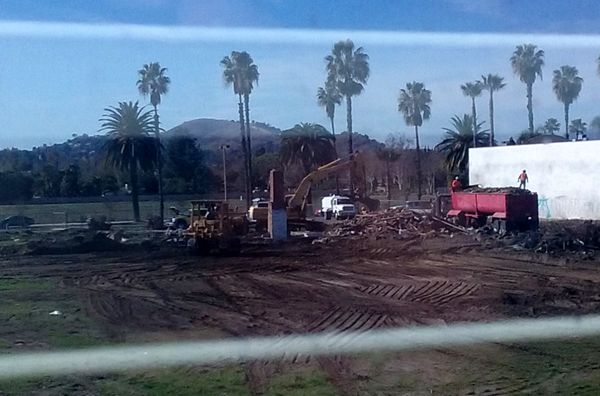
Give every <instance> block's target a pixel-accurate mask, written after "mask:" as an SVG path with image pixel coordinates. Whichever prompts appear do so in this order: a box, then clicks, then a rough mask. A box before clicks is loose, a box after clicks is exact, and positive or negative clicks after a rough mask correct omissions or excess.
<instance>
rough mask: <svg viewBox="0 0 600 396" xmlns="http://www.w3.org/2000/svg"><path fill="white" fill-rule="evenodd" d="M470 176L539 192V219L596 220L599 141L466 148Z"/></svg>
mask: <svg viewBox="0 0 600 396" xmlns="http://www.w3.org/2000/svg"><path fill="white" fill-rule="evenodd" d="M469 159H470V164H469V179H470V183H471V184H479V185H481V186H482V187H504V186H515V187H516V186H518V185H519V182H518V180H517V179H518V176H519V174H520V173H521V171H522V170H523V169H526V170H527V174H528V175H529V183H528V185H527V189H529V190H531V191H533V192H537V193H538V198H539V215H540V218H547V219H593V220H600V140H594V141H579V142H562V143H548V144H527V145H516V146H499V147H481V148H475V149H469Z"/></svg>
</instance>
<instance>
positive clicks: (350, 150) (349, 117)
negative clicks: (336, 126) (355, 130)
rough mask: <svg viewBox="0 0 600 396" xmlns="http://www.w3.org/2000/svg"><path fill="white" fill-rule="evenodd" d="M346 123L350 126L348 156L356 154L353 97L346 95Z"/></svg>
mask: <svg viewBox="0 0 600 396" xmlns="http://www.w3.org/2000/svg"><path fill="white" fill-rule="evenodd" d="M346 123H347V125H348V154H352V153H353V152H354V146H353V144H352V96H350V95H346Z"/></svg>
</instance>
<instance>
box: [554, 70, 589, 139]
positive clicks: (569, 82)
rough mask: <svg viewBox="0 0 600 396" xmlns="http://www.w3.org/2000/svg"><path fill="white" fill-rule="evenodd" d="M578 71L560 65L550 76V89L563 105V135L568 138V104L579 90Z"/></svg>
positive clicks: (575, 97)
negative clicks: (552, 75) (551, 76)
mask: <svg viewBox="0 0 600 396" xmlns="http://www.w3.org/2000/svg"><path fill="white" fill-rule="evenodd" d="M578 74H579V72H578V71H577V68H576V67H574V66H567V65H565V66H561V67H560V69H557V70H554V77H553V78H552V89H553V90H554V93H555V94H556V98H557V99H558V100H559V101H561V102H562V103H563V104H564V106H565V137H566V138H567V139H569V106H570V105H571V104H572V103H573V101H575V100H576V99H577V97H578V96H579V92H581V85H582V84H583V78H581V77H579V76H578Z"/></svg>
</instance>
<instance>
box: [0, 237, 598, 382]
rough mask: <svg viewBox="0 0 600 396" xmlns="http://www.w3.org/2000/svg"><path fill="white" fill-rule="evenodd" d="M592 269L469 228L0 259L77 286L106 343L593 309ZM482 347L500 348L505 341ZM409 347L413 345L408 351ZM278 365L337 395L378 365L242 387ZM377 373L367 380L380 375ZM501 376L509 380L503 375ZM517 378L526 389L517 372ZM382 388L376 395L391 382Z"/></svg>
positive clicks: (356, 364) (261, 369) (347, 365)
mask: <svg viewBox="0 0 600 396" xmlns="http://www.w3.org/2000/svg"><path fill="white" fill-rule="evenodd" d="M597 268H599V267H598V266H597V265H596V264H595V263H593V262H590V263H586V264H582V263H577V264H571V265H569V264H566V263H565V262H564V260H559V259H550V258H548V257H547V256H544V255H534V254H528V255H525V254H520V255H518V254H516V253H511V252H508V251H500V250H496V251H494V250H483V249H481V248H480V247H478V245H477V243H474V242H473V239H470V238H469V237H455V238H452V239H451V238H445V239H443V240H440V239H436V240H431V241H424V242H423V243H422V244H415V243H414V242H410V243H405V244H402V243H400V242H397V243H390V242H386V241H371V242H363V243H357V242H353V241H348V243H347V244H336V245H335V246H330V245H325V246H314V245H310V244H309V243H305V242H298V243H295V244H291V245H287V246H285V247H268V246H250V247H248V248H247V249H246V250H245V254H244V255H243V256H242V257H229V258H224V257H220V258H214V257H213V258H206V257H204V258H198V257H191V256H187V255H184V254H175V255H174V254H173V253H172V252H158V253H153V254H139V253H138V254H135V253H127V254H126V255H124V254H120V255H117V254H114V255H112V254H108V255H68V256H45V257H35V258H20V259H19V260H18V261H15V260H4V261H2V262H1V263H0V269H1V270H2V273H3V274H4V276H5V277H6V276H8V277H10V276H17V275H28V276H35V277H41V278H44V277H51V278H57V279H60V284H61V285H62V287H64V288H66V289H71V290H76V291H77V294H78V295H79V296H80V298H81V299H83V301H85V306H86V307H87V311H88V314H89V315H91V316H92V317H94V318H96V319H97V320H99V322H100V323H102V324H103V326H105V327H106V329H107V330H108V331H109V333H110V334H111V337H112V338H113V339H114V341H132V340H156V339H176V338H181V337H200V338H206V337H223V336H234V337H235V336H248V335H273V334H287V333H292V332H320V331H324V330H341V331H343V330H368V329H373V328H381V327H389V326H407V325H421V324H443V323H449V322H455V321H480V320H492V319H498V318H507V317H514V316H542V315H551V314H573V313H587V312H594V311H597V310H598V308H599V307H600V297H599V293H598V292H599V290H600V272H599V271H598V270H597ZM493 348H494V350H496V349H498V348H500V349H502V351H503V352H502V353H506V352H507V351H509V352H510V351H512V349H511V348H514V346H494V347H493ZM484 349H485V348H484ZM494 353H496V354H499V353H500V352H498V351H496V352H494ZM432 354H433V355H435V358H433V361H434V362H437V363H436V364H438V363H440V362H446V364H449V365H450V366H455V368H456V369H457V370H458V367H460V366H461V364H464V362H466V361H473V360H474V361H481V359H484V358H483V357H484V356H485V359H489V357H487V352H482V349H481V348H479V349H473V351H471V352H465V351H462V352H460V354H458V355H456V354H457V352H456V351H454V352H452V351H442V352H440V351H437V352H431V353H429V355H427V356H428V357H427V358H426V362H428V363H424V366H429V365H430V364H431V359H432V356H433V355H432ZM417 355H418V356H422V355H423V354H416V355H413V357H414V356H417ZM448 356H451V357H452V359H451V360H452V361H453V362H452V363H450V362H449V358H448ZM405 360H406V356H404V357H402V356H400V357H395V358H393V359H392V361H394V362H396V363H395V364H400V363H399V362H404V363H402V367H403V369H402V370H405V369H406V365H407V364H408V363H407V362H406V361H405ZM367 361H368V360H367ZM458 362H461V363H460V364H458ZM488 363H489V364H488V365H487V366H486V367H488V368H489V367H491V366H490V364H491V363H490V362H488ZM281 364H301V365H318V366H319V367H320V368H321V369H322V370H323V371H324V372H325V373H327V375H328V377H329V379H330V381H331V382H333V383H334V384H335V385H336V386H337V387H338V389H340V390H341V391H342V392H343V393H348V394H354V393H357V392H360V390H361V389H363V390H364V387H365V386H367V385H365V384H362V383H361V378H362V379H364V378H366V379H367V380H365V381H366V382H370V381H371V382H372V381H375V380H373V378H375V377H377V375H379V374H377V375H376V374H374V371H373V367H370V366H369V365H366V363H365V360H364V359H360V358H358V357H346V356H344V357H340V356H337V357H335V356H334V357H327V358H318V359H315V358H312V357H310V356H293V357H290V358H289V361H287V362H285V363H282V362H256V363H253V364H248V365H247V367H246V372H247V377H248V380H249V382H250V383H251V385H252V388H253V389H254V390H255V391H256V392H257V393H260V392H261V390H262V389H264V387H265V384H266V383H267V382H268V378H269V376H270V374H271V373H272V372H274V371H275V370H278V367H280V365H281ZM387 364H391V363H389V362H386V365H387ZM413 364H414V362H413ZM434 366H435V365H434ZM369 367H370V368H369ZM490 370H491V369H490ZM375 371H377V370H375ZM483 372H487V371H486V370H483ZM380 374H381V373H380ZM381 375H382V376H383V377H382V378H383V379H382V378H379V379H378V381H379V382H378V383H385V381H386V378H388V377H389V375H391V374H390V373H388V374H385V373H384V374H381ZM474 381H476V382H474V383H472V384H469V385H468V386H467V388H469V387H471V388H472V389H479V390H481V389H483V390H486V392H488V391H489V392H488V393H486V394H504V393H506V391H507V390H508V388H506V389H505V387H506V386H507V385H506V383H507V381H504V382H502V381H498V380H497V378H492V379H487V380H486V379H485V378H484V379H482V378H480V377H477V378H476V379H475V380H474ZM477 381H479V382H477ZM508 383H509V384H510V386H511V387H514V386H515V385H514V383H515V382H514V381H513V380H511V381H508ZM371 385H372V383H371ZM371 385H369V386H371ZM369 386H367V388H368V389H371V388H369ZM394 386H395V385H394ZM476 386H477V387H478V388H475V387H476ZM524 386H526V387H527V389H529V388H531V384H530V382H528V381H525V385H524ZM538 386H540V384H538ZM471 388H469V389H471ZM521 388H522V387H519V386H516V388H515V389H519V390H522V389H521ZM382 389H384V390H383V391H384V393H385V391H389V390H390V389H394V388H393V387H392V388H388V387H383V388H382ZM461 389H462V388H461ZM511 389H512V388H511ZM531 389H537V388H535V387H534V388H531ZM367 393H369V392H367ZM476 393H477V392H476Z"/></svg>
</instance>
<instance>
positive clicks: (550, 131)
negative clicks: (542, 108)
mask: <svg viewBox="0 0 600 396" xmlns="http://www.w3.org/2000/svg"><path fill="white" fill-rule="evenodd" d="M543 129H544V133H545V134H547V135H554V133H555V132H558V131H559V130H560V123H559V122H558V120H557V119H556V118H548V119H547V120H546V122H545V123H544V127H543Z"/></svg>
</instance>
